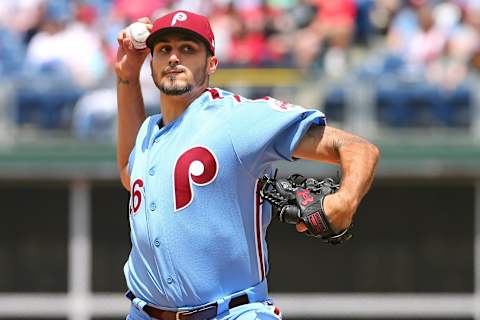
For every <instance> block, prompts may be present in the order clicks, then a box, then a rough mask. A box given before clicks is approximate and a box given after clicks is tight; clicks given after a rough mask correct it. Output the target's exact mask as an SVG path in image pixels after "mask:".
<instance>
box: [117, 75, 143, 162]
mask: <svg viewBox="0 0 480 320" xmlns="http://www.w3.org/2000/svg"><path fill="white" fill-rule="evenodd" d="M117 106H118V128H117V165H118V168H119V170H122V169H123V168H125V167H126V166H127V164H128V157H129V156H130V152H131V151H132V149H133V147H134V145H135V139H136V137H137V133H138V130H139V128H140V126H141V125H142V123H143V121H144V120H145V107H144V104H143V97H142V90H141V87H140V82H139V80H138V79H136V80H124V79H121V78H118V79H117Z"/></svg>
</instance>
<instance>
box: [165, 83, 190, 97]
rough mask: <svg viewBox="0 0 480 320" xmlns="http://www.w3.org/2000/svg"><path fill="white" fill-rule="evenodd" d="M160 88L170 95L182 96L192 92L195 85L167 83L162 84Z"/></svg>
mask: <svg viewBox="0 0 480 320" xmlns="http://www.w3.org/2000/svg"><path fill="white" fill-rule="evenodd" d="M159 89H160V91H162V93H163V94H166V95H168V96H181V95H183V94H185V93H189V92H191V91H192V89H193V86H192V85H190V84H166V85H160V87H159Z"/></svg>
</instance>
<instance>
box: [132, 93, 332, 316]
mask: <svg viewBox="0 0 480 320" xmlns="http://www.w3.org/2000/svg"><path fill="white" fill-rule="evenodd" d="M160 123H161V115H154V116H151V117H149V118H147V119H146V120H145V122H144V123H143V125H142V126H141V128H140V130H139V132H138V136H137V140H136V144H135V147H134V149H133V151H132V153H131V155H130V159H129V172H130V187H131V198H130V226H131V241H132V250H131V252H130V256H129V259H128V261H127V263H126V264H125V268H124V272H125V277H126V281H127V285H128V288H129V289H130V290H131V291H132V292H133V294H134V295H135V296H136V297H138V298H139V299H140V300H141V301H144V302H146V303H148V304H150V305H152V306H156V307H158V308H162V309H166V310H178V309H180V310H182V309H188V308H192V307H196V306H201V305H205V304H208V303H211V302H214V301H220V300H222V299H224V298H225V297H231V296H232V295H235V294H237V293H239V292H248V293H249V298H250V301H251V302H254V301H258V302H262V301H265V300H268V292H267V284H266V274H267V272H268V261H267V258H268V254H267V245H266V242H265V233H266V229H267V227H268V225H269V223H270V220H271V211H270V208H269V207H267V204H263V205H261V204H260V199H259V197H258V194H257V182H258V178H260V177H261V176H262V175H263V174H265V173H268V172H270V170H271V168H270V166H271V163H272V161H275V160H279V159H284V160H289V161H292V156H291V154H292V152H293V151H294V150H295V148H296V146H297V144H298V143H299V141H300V140H301V138H302V136H303V135H304V134H305V132H306V131H307V130H308V128H309V127H310V126H311V125H312V124H316V125H325V118H324V115H323V114H322V113H321V112H319V111H318V110H313V109H304V108H301V107H298V106H293V105H290V104H286V103H283V102H281V101H278V100H275V99H272V98H264V99H259V100H249V99H245V98H242V97H240V96H235V95H233V94H232V93H229V92H226V91H223V90H220V89H209V90H207V91H205V92H204V93H203V94H202V95H201V96H199V97H198V98H197V99H196V100H195V101H193V102H192V104H191V105H190V106H189V107H188V108H187V109H186V110H185V112H184V113H183V114H182V115H181V116H180V117H179V118H177V119H176V120H175V121H173V122H171V123H169V124H168V125H166V126H163V127H161V128H160V126H159V124H160Z"/></svg>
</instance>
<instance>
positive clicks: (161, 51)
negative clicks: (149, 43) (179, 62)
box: [158, 46, 171, 53]
mask: <svg viewBox="0 0 480 320" xmlns="http://www.w3.org/2000/svg"><path fill="white" fill-rule="evenodd" d="M170 50H171V48H170V46H162V47H160V49H158V52H160V53H169V52H170Z"/></svg>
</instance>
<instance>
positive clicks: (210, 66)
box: [207, 56, 218, 76]
mask: <svg viewBox="0 0 480 320" xmlns="http://www.w3.org/2000/svg"><path fill="white" fill-rule="evenodd" d="M217 66H218V59H217V57H216V56H210V57H208V58H207V73H208V75H209V76H210V75H212V74H214V73H215V71H216V70H217Z"/></svg>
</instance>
